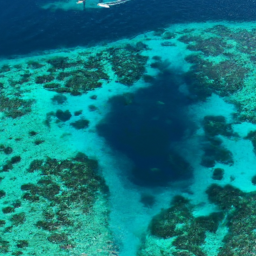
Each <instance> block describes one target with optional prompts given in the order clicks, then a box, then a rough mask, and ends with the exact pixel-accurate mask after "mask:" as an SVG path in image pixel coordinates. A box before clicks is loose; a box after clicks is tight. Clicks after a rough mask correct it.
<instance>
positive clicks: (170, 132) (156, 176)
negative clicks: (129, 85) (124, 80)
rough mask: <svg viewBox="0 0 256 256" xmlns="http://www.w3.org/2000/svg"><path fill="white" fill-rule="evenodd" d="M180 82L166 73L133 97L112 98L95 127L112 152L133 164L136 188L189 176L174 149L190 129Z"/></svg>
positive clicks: (157, 184) (187, 102) (161, 183)
mask: <svg viewBox="0 0 256 256" xmlns="http://www.w3.org/2000/svg"><path fill="white" fill-rule="evenodd" d="M180 83H181V81H180V79H179V78H178V76H175V75H174V74H173V73H172V72H170V71H167V70H165V71H164V72H162V73H161V75H160V76H159V77H158V78H157V79H156V80H155V82H154V83H153V84H152V85H151V86H149V87H147V88H144V89H140V90H138V91H137V92H136V93H135V94H134V95H127V94H126V95H121V96H117V97H113V98H112V99H111V100H110V101H109V104H111V111H110V113H109V114H108V115H107V116H106V118H105V119H104V120H103V121H102V122H101V124H99V125H98V127H97V131H98V133H99V135H100V136H103V137H104V138H105V139H106V141H107V143H108V144H109V145H110V146H111V147H112V149H114V150H118V151H120V152H122V153H123V154H125V155H126V156H127V157H128V158H129V159H130V160H131V161H132V163H133V164H134V168H133V170H131V172H130V173H129V174H128V175H129V177H130V180H132V181H133V182H134V183H136V184H138V185H143V186H159V185H161V186H162V185H166V184H167V183H168V182H170V181H176V180H180V179H189V178H191V177H192V169H191V168H190V165H189V163H187V162H186V160H185V159H183V158H182V157H181V155H180V154H179V152H177V150H175V149H174V146H173V145H177V143H178V142H179V141H182V140H183V139H184V134H185V132H186V131H187V130H188V129H189V130H191V129H193V127H192V125H191V122H190V121H189V118H188V115H187V113H186V107H187V106H188V104H189V100H188V99H187V97H186V96H185V95H183V94H182V93H180V91H179V85H180ZM127 98H128V99H127ZM127 103H128V104H127Z"/></svg>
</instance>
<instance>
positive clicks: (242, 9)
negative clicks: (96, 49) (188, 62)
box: [0, 0, 256, 56]
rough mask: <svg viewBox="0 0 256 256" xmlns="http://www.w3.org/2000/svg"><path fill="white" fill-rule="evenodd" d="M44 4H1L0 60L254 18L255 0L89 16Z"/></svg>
mask: <svg viewBox="0 0 256 256" xmlns="http://www.w3.org/2000/svg"><path fill="white" fill-rule="evenodd" d="M48 2H50V1H48ZM42 3H47V1H43V0H27V1H19V0H14V1H11V2H9V1H1V3H0V24H1V26H0V35H1V42H0V55H2V56H10V55H13V54H26V53H31V52H34V51H39V50H45V49H53V48H58V47H74V46H78V45H81V46H82V45H93V44H97V42H101V41H104V40H107V41H111V40H116V39H120V38H123V37H133V36H135V35H137V34H138V33H142V32H145V31H149V30H154V29H157V28H159V27H164V26H166V25H169V24H174V23H188V22H204V21H220V20H229V21H251V20H254V19H255V18H256V13H255V10H256V2H255V1H253V0H245V1H240V0H235V1H233V0H227V1H223V0H214V1H211V2H210V3H209V1H207V0H193V1H189V0H179V1H177V0H174V1H169V0H168V1H167V0H162V1H156V0H148V1H146V0H137V1H135V0H133V1H131V2H129V3H127V4H126V5H119V6H115V8H112V9H111V10H106V9H97V10H92V11H86V10H85V11H82V7H81V11H72V10H70V11H62V10H57V11H50V10H42V9H41V8H40V7H39V5H40V4H42Z"/></svg>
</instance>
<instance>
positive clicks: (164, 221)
mask: <svg viewBox="0 0 256 256" xmlns="http://www.w3.org/2000/svg"><path fill="white" fill-rule="evenodd" d="M55 4H56V3H55ZM69 4H70V3H69V2H67V3H66V5H67V6H68V5H69ZM56 5H57V4H56ZM44 8H46V9H47V8H48V7H44ZM67 11H70V8H69V7H67ZM255 31H256V25H255V23H254V22H247V23H246V22H232V23H231V22H205V23H189V24H174V25H168V26H167V25H166V26H165V27H164V28H159V29H156V30H152V31H148V32H141V33H137V35H136V36H134V37H133V38H132V39H131V38H123V39H120V40H117V39H116V40H112V41H111V42H105V43H101V44H100V45H97V44H94V46H86V47H85V46H77V47H73V48H67V47H65V48H64V47H62V48H55V49H51V50H44V51H40V52H36V53H30V54H29V55H19V56H15V57H14V56H12V58H3V59H2V60H1V63H0V119H1V128H0V163H1V166H0V205H1V210H0V232H1V235H0V252H1V255H54V256H55V255H56V256H57V255H84V256H85V255H87V256H89V255H90V256H92V255H95V256H96V255H112V256H114V255H120V256H135V255H137V256H149V255H154V256H158V255H159V256H161V255H170V256H171V255H173V256H178V255H179V256H192V255H196V256H201V255H202V256H205V255H207V256H208V255H209V256H224V255H236V256H240V255H248V256H249V255H254V254H256V251H255V227H256V226H255V225H256V223H255V216H256V215H255V212H256V205H255V185H256V176H255V175H256V173H255V164H256V157H255V147H256V135H255V131H256V126H255V122H256V118H255V108H256V105H255V98H256V93H255V46H256V45H255Z"/></svg>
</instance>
